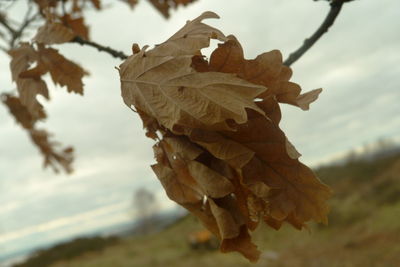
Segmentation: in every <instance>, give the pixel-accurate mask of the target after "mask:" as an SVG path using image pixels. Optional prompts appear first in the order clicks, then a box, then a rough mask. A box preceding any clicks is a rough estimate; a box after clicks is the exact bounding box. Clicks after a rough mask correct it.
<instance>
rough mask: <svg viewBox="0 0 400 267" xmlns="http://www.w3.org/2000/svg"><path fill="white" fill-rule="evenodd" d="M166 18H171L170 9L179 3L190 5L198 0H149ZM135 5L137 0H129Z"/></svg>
mask: <svg viewBox="0 0 400 267" xmlns="http://www.w3.org/2000/svg"><path fill="white" fill-rule="evenodd" d="M148 1H149V2H150V4H152V5H153V7H154V8H156V9H157V10H158V11H159V12H160V13H161V14H162V15H163V16H164V17H165V18H169V16H170V14H169V11H170V9H171V8H177V7H178V6H179V5H184V6H186V5H188V4H190V3H192V2H194V1H196V0H161V1H160V0H148ZM128 2H129V3H130V4H131V6H133V5H134V4H136V3H137V0H128Z"/></svg>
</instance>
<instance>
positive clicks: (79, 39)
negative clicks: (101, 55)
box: [70, 36, 128, 59]
mask: <svg viewBox="0 0 400 267" xmlns="http://www.w3.org/2000/svg"><path fill="white" fill-rule="evenodd" d="M70 42H72V43H78V44H80V45H88V46H91V47H94V48H97V50H99V51H101V52H106V53H108V54H110V55H111V56H113V57H116V58H120V59H126V58H127V57H128V56H127V55H126V54H125V53H124V52H121V51H117V50H114V49H112V48H111V47H109V46H103V45H100V44H98V43H95V42H92V41H88V40H85V39H83V38H82V37H79V36H76V37H75V38H74V39H72V40H71V41H70Z"/></svg>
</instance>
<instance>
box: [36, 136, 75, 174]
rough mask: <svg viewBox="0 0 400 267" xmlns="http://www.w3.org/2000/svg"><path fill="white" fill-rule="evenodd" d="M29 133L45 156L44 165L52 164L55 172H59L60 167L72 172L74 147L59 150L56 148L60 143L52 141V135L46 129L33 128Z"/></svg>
mask: <svg viewBox="0 0 400 267" xmlns="http://www.w3.org/2000/svg"><path fill="white" fill-rule="evenodd" d="M29 133H30V137H31V139H32V141H33V143H34V144H36V146H37V147H38V148H39V149H40V152H41V153H42V155H43V156H44V167H47V166H50V167H52V168H53V170H54V171H55V172H58V171H59V169H60V167H61V168H62V169H64V171H65V172H67V173H71V172H72V161H73V149H72V147H67V148H64V149H62V150H61V151H59V150H56V146H58V145H59V144H58V143H57V142H54V141H50V140H49V137H50V135H49V134H48V133H47V132H46V131H44V130H37V129H32V130H30V131H29Z"/></svg>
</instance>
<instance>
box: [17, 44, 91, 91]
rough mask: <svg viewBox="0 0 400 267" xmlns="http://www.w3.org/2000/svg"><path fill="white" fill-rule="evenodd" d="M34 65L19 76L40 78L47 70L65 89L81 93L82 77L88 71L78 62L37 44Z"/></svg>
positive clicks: (54, 80) (55, 81)
mask: <svg viewBox="0 0 400 267" xmlns="http://www.w3.org/2000/svg"><path fill="white" fill-rule="evenodd" d="M36 63H37V64H36V66H35V67H34V68H31V69H29V70H26V71H24V72H21V73H20V75H19V77H20V78H25V79H34V80H37V79H40V77H41V76H42V75H44V74H46V73H47V72H49V73H50V76H51V78H52V80H53V82H54V83H55V84H58V85H60V86H66V87H67V91H68V92H69V93H70V92H74V93H77V94H80V95H83V82H82V78H83V76H84V75H87V74H88V73H87V72H86V71H85V70H84V69H82V68H81V67H80V66H79V65H78V64H76V63H74V62H72V61H70V60H69V59H67V58H65V57H64V56H63V55H61V54H60V53H58V51H57V50H56V49H53V48H46V47H44V46H43V45H39V49H38V50H37V51H36Z"/></svg>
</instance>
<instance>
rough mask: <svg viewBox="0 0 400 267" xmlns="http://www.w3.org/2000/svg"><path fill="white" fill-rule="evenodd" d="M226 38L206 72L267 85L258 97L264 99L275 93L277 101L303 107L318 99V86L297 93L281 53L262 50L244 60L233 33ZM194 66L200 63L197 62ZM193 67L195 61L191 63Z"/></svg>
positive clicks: (212, 56) (214, 53)
mask: <svg viewBox="0 0 400 267" xmlns="http://www.w3.org/2000/svg"><path fill="white" fill-rule="evenodd" d="M228 39H229V40H228V41H226V42H225V43H223V44H220V45H219V46H218V48H217V49H216V50H215V51H214V52H213V53H212V54H211V57H210V63H209V69H208V70H207V71H220V72H224V73H236V74H237V75H238V76H239V77H241V78H243V79H245V80H247V81H250V82H252V83H255V84H260V85H264V86H266V87H267V88H268V90H266V91H265V92H262V93H261V94H260V95H259V97H261V98H266V97H268V96H271V95H275V96H276V98H277V100H278V101H279V102H281V103H287V104H292V105H295V106H298V107H300V108H301V109H303V110H307V109H308V108H309V104H310V103H311V102H313V101H315V100H316V99H317V98H318V95H319V93H320V92H321V90H322V89H316V90H313V91H310V92H308V93H305V94H300V93H301V87H300V86H299V85H298V84H295V83H293V82H289V79H290V77H291V76H292V70H291V69H290V68H289V67H286V66H285V65H283V61H282V54H281V52H280V51H278V50H273V51H270V52H266V53H263V54H261V55H259V56H257V57H256V58H255V59H252V60H246V59H244V56H243V49H242V47H241V45H240V43H239V42H238V41H237V39H236V38H235V37H234V36H228ZM197 65H198V67H199V68H200V67H202V64H200V63H197ZM195 67H196V64H195Z"/></svg>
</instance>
